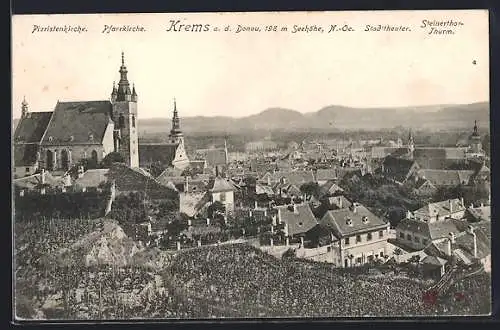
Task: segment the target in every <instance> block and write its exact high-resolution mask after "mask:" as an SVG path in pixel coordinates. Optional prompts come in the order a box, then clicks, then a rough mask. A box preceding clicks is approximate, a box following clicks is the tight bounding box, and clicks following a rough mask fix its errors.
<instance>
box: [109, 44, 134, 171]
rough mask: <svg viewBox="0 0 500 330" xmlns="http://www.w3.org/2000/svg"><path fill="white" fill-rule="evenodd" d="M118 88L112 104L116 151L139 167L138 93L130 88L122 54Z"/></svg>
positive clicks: (114, 90)
mask: <svg viewBox="0 0 500 330" xmlns="http://www.w3.org/2000/svg"><path fill="white" fill-rule="evenodd" d="M118 72H119V73H120V81H119V82H118V86H116V85H115V83H113V90H112V92H111V102H112V104H113V121H114V124H115V129H114V133H113V135H114V136H113V138H114V150H115V151H116V152H119V153H121V154H122V156H123V157H124V158H125V161H126V163H127V165H128V166H130V167H139V141H138V132H137V131H138V127H137V92H136V90H135V85H132V89H131V88H130V83H129V81H128V77H127V73H128V70H127V67H126V66H125V54H124V53H123V52H122V64H121V66H120V70H119V71H118Z"/></svg>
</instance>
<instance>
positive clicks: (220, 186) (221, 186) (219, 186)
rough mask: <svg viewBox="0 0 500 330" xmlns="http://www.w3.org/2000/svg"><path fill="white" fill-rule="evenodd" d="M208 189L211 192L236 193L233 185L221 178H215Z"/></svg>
mask: <svg viewBox="0 0 500 330" xmlns="http://www.w3.org/2000/svg"><path fill="white" fill-rule="evenodd" d="M208 189H209V190H210V191H211V192H224V191H234V190H235V189H234V187H233V185H232V184H231V183H230V182H229V181H228V180H226V179H224V178H221V177H215V178H214V179H212V180H211V181H210V183H209V184H208Z"/></svg>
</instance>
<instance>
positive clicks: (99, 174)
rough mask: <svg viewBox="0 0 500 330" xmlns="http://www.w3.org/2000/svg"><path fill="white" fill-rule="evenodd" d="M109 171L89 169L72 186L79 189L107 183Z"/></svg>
mask: <svg viewBox="0 0 500 330" xmlns="http://www.w3.org/2000/svg"><path fill="white" fill-rule="evenodd" d="M108 172H109V169H107V168H104V169H91V170H87V171H86V172H85V173H83V176H82V177H81V178H78V179H76V180H75V182H74V185H77V186H79V187H86V188H89V187H98V186H99V184H100V183H102V182H106V181H107V176H106V175H107V173H108Z"/></svg>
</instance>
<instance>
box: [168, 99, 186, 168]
mask: <svg viewBox="0 0 500 330" xmlns="http://www.w3.org/2000/svg"><path fill="white" fill-rule="evenodd" d="M168 138H169V141H170V143H171V144H172V145H175V155H174V157H173V161H172V165H173V166H174V167H175V168H179V169H184V168H186V167H187V166H188V165H189V158H188V157H187V153H186V148H185V145H184V134H182V130H181V122H180V118H179V113H178V111H177V102H176V100H175V98H174V113H173V116H172V128H171V129H170V134H169V135H168Z"/></svg>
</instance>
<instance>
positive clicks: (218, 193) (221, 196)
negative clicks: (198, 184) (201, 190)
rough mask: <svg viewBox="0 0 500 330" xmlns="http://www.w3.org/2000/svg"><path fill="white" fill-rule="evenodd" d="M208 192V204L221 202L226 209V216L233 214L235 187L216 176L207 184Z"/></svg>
mask: <svg viewBox="0 0 500 330" xmlns="http://www.w3.org/2000/svg"><path fill="white" fill-rule="evenodd" d="M208 191H209V192H210V202H211V203H215V202H221V203H222V205H224V207H225V208H226V213H227V214H232V213H233V212H234V191H235V187H234V186H233V185H232V184H231V183H230V182H229V181H228V180H227V179H225V178H222V177H220V176H219V175H216V177H215V178H213V179H212V180H210V182H209V184H208Z"/></svg>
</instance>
